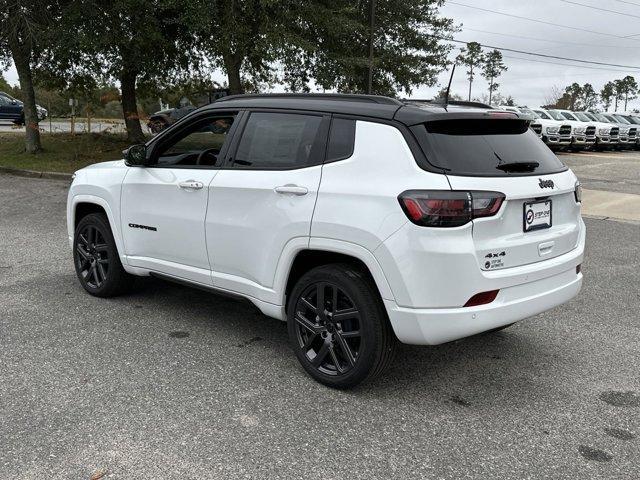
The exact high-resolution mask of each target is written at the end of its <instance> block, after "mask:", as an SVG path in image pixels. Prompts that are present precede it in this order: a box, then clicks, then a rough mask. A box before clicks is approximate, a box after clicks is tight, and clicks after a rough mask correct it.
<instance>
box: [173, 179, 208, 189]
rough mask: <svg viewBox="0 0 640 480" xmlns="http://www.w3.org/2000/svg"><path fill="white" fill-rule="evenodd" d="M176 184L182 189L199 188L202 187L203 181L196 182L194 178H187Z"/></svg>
mask: <svg viewBox="0 0 640 480" xmlns="http://www.w3.org/2000/svg"><path fill="white" fill-rule="evenodd" d="M178 186H179V187H180V188H182V189H183V190H200V189H201V188H203V187H204V183H202V182H197V181H195V180H187V181H186V182H180V183H178Z"/></svg>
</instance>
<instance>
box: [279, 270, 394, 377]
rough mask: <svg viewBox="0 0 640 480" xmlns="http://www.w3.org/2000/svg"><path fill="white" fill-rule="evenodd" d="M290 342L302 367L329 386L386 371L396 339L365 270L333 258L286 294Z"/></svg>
mask: <svg viewBox="0 0 640 480" xmlns="http://www.w3.org/2000/svg"><path fill="white" fill-rule="evenodd" d="M287 324H288V330H289V341H290V342H291V346H292V348H293V351H294V353H295V355H296V357H297V358H298V361H299V362H300V364H301V365H302V367H303V368H304V369H305V371H306V372H307V373H308V374H309V375H310V376H311V377H312V378H313V379H315V380H317V381H318V382H320V383H322V384H324V385H327V386H329V387H332V388H343V389H344V388H351V387H355V386H356V385H358V384H359V383H361V382H363V381H368V380H371V379H373V378H375V377H376V376H378V375H379V374H380V373H382V372H383V371H384V369H385V368H386V367H387V366H388V365H389V364H390V363H391V362H392V360H393V356H394V353H395V347H396V343H397V339H396V337H395V334H394V333H393V329H392V328H391V324H390V322H389V319H388V318H387V312H386V310H385V308H384V304H383V303H382V298H381V297H380V293H379V292H378V289H377V287H376V285H375V282H374V281H373V279H372V278H371V276H370V275H369V273H368V272H367V271H366V270H365V269H363V268H359V267H358V266H354V265H350V264H345V263H333V264H327V265H322V266H319V267H315V268H313V269H311V270H309V271H308V272H306V273H305V274H304V275H302V277H301V278H300V279H299V280H298V281H297V283H296V284H295V286H294V287H293V289H292V291H291V293H290V294H289V295H288V297H287Z"/></svg>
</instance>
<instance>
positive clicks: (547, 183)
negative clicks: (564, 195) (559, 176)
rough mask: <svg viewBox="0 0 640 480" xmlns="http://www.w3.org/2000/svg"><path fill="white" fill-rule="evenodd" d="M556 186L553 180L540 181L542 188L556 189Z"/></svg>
mask: <svg viewBox="0 0 640 480" xmlns="http://www.w3.org/2000/svg"><path fill="white" fill-rule="evenodd" d="M555 186H556V184H555V183H553V180H543V179H540V188H554V187H555Z"/></svg>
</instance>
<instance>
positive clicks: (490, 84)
mask: <svg viewBox="0 0 640 480" xmlns="http://www.w3.org/2000/svg"><path fill="white" fill-rule="evenodd" d="M491 100H493V78H492V79H491V83H489V105H491Z"/></svg>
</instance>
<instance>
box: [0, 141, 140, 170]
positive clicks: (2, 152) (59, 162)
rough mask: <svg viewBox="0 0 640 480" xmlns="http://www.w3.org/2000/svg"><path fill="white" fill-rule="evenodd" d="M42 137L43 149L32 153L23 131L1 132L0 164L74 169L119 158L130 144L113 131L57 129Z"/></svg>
mask: <svg viewBox="0 0 640 480" xmlns="http://www.w3.org/2000/svg"><path fill="white" fill-rule="evenodd" d="M41 138H42V148H43V151H42V152H41V153H39V154H36V155H30V154H27V153H25V152H24V136H23V135H18V134H15V133H0V166H3V167H13V168H21V169H26V170H36V171H39V172H65V173H72V172H75V171H76V170H78V169H80V168H82V167H86V166H87V165H91V164H92V163H98V162H105V161H107V160H119V159H121V158H122V150H124V149H125V148H127V147H128V146H129V143H128V142H127V140H126V138H125V137H124V136H121V135H113V134H93V133H92V134H79V135H71V134H67V133H55V134H52V135H47V134H43V135H42V136H41Z"/></svg>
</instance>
